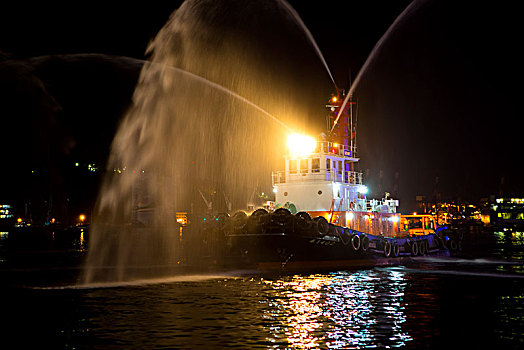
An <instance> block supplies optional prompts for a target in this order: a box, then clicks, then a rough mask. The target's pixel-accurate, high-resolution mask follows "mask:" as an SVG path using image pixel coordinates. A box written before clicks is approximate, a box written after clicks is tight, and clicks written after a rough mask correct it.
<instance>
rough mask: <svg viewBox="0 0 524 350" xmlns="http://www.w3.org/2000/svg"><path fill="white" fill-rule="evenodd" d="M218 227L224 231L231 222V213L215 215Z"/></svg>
mask: <svg viewBox="0 0 524 350" xmlns="http://www.w3.org/2000/svg"><path fill="white" fill-rule="evenodd" d="M215 221H216V227H217V229H218V230H219V231H223V230H225V229H226V228H227V227H228V224H229V214H227V213H220V214H217V216H216V217H215Z"/></svg>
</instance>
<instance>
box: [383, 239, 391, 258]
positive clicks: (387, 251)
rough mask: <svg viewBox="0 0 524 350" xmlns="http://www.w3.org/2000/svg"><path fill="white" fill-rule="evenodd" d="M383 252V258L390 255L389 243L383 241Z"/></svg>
mask: <svg viewBox="0 0 524 350" xmlns="http://www.w3.org/2000/svg"><path fill="white" fill-rule="evenodd" d="M383 251H384V256H385V257H386V258H389V257H390V255H391V242H390V241H385V242H384V249H383Z"/></svg>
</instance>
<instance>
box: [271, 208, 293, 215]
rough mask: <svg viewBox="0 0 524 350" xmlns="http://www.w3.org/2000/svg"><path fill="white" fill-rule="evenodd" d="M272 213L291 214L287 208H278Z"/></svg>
mask: <svg viewBox="0 0 524 350" xmlns="http://www.w3.org/2000/svg"><path fill="white" fill-rule="evenodd" d="M273 213H274V214H276V215H291V212H290V211H289V210H288V209H287V208H278V209H276V210H275V211H274V212H273Z"/></svg>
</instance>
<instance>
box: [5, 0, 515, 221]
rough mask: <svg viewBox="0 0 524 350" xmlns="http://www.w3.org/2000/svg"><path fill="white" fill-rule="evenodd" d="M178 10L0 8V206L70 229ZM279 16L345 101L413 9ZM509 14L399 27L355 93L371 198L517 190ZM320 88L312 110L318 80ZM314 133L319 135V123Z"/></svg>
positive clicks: (399, 5) (397, 4) (496, 8)
mask: <svg viewBox="0 0 524 350" xmlns="http://www.w3.org/2000/svg"><path fill="white" fill-rule="evenodd" d="M180 3H181V2H180V1H173V2H171V3H165V2H148V3H142V4H130V3H128V2H111V4H105V3H97V2H89V3H86V4H81V5H77V4H74V5H73V4H71V5H64V4H58V3H53V2H49V3H45V4H39V5H36V6H35V5H31V6H29V5H28V4H21V5H6V6H3V8H2V9H1V11H0V122H1V126H0V138H1V140H2V143H1V145H2V146H1V154H2V162H1V163H0V164H1V165H0V173H1V175H0V181H1V186H0V200H3V201H11V202H13V203H14V204H16V205H17V206H18V207H19V208H20V205H23V203H27V202H28V201H30V202H32V204H31V205H32V209H31V210H32V212H33V214H34V215H35V216H36V215H37V212H38V211H40V213H39V215H40V216H42V215H44V214H45V213H43V212H45V210H46V209H45V208H47V207H48V206H47V204H48V202H49V201H53V202H54V203H63V204H62V205H61V206H62V209H60V208H55V209H53V210H57V211H58V212H59V214H61V215H63V216H67V217H70V218H73V217H75V216H76V215H77V214H78V213H79V212H82V211H85V210H89V208H90V207H91V206H92V203H93V201H94V198H95V196H96V191H97V188H98V184H99V179H100V174H101V173H102V171H101V170H103V169H104V164H105V162H106V160H107V155H108V153H109V148H110V143H111V140H112V137H113V135H114V132H115V130H116V128H117V125H118V122H119V120H120V118H121V117H122V116H123V114H124V113H125V111H126V109H127V108H128V106H129V104H130V99H131V96H132V93H133V90H134V86H135V84H136V81H137V78H138V74H139V71H140V68H141V65H142V60H143V59H146V58H147V57H146V55H145V51H146V47H147V45H148V43H149V41H150V40H151V39H153V38H154V36H155V35H156V33H157V32H158V31H159V30H160V28H161V27H162V26H163V25H164V24H165V22H166V21H167V20H168V18H169V16H170V15H171V13H172V12H173V10H175V9H176V8H178V7H179V5H180ZM239 3H240V4H242V6H249V2H248V1H244V2H239ZM290 4H291V5H292V6H293V7H294V8H295V9H296V11H297V12H298V13H299V14H300V16H301V18H302V20H303V21H304V23H305V24H306V26H307V27H308V29H309V30H310V31H311V33H312V35H313V36H314V38H315V40H316V42H317V43H318V46H319V47H320V49H321V51H322V53H323V55H324V57H325V59H326V61H327V63H328V65H329V67H330V70H331V71H332V73H333V76H334V77H335V80H336V82H337V85H338V86H339V87H341V88H346V89H347V88H348V87H349V85H350V81H352V80H353V79H355V77H356V75H357V73H358V71H359V69H360V68H361V67H362V66H363V64H364V62H365V61H366V59H367V58H368V55H369V54H370V52H371V51H372V49H373V46H374V45H375V44H376V43H377V41H378V40H379V39H380V38H381V36H382V35H383V34H384V33H385V32H386V30H387V29H388V27H389V26H390V25H391V24H392V23H393V22H394V21H395V19H396V18H397V16H398V15H399V14H400V13H401V12H402V11H403V10H404V9H405V8H406V6H408V5H409V4H410V1H401V0H398V1H397V0H395V1H391V0H383V1H342V0H332V1H323V2H309V1H290ZM518 14H519V11H518V10H517V9H516V5H513V4H509V3H504V4H499V3H493V2H482V1H480V2H479V1H461V2H460V4H457V2H456V1H448V0H438V1H437V0H427V1H419V2H418V8H417V10H416V11H415V12H414V13H412V14H411V15H410V16H408V17H406V18H404V19H403V21H402V22H401V23H399V26H398V27H397V30H395V31H394V32H393V33H392V35H391V36H390V37H389V38H388V39H387V40H386V41H385V42H384V45H383V46H382V48H381V50H380V51H379V52H378V53H377V55H376V56H375V59H374V61H373V62H372V64H371V65H370V66H369V69H368V70H366V71H365V72H364V74H363V75H362V79H361V81H360V84H359V85H358V86H357V89H356V91H355V96H356V98H357V99H358V108H359V109H358V118H359V119H358V147H359V156H360V157H361V159H362V160H361V165H360V170H361V171H363V172H364V173H365V175H366V177H365V181H366V182H367V183H368V185H369V187H370V189H371V192H372V194H373V195H376V196H380V195H382V194H383V191H385V190H390V189H394V190H395V192H396V193H394V194H396V195H397V196H398V198H399V199H400V201H401V209H402V210H403V211H405V210H410V211H411V210H413V209H414V208H415V196H417V195H424V196H426V197H427V198H432V197H435V196H437V195H438V196H440V197H441V198H442V199H453V200H457V199H462V200H471V201H476V200H478V199H480V198H482V197H488V196H490V195H492V194H493V195H505V196H516V195H519V194H520V195H521V194H522V193H523V192H524V191H523V188H522V180H521V179H522V175H523V174H522V166H521V164H520V163H521V159H520V158H521V157H520V150H521V149H522V146H521V141H520V140H521V130H522V128H521V124H522V122H521V120H520V119H521V113H520V108H519V103H520V94H521V76H522V74H521V73H522V68H521V62H522V60H521V58H522V57H521V54H520V50H519V46H520V42H521V34H522V31H521V26H522V25H521V21H519V18H518ZM311 69H312V70H316V71H317V73H318V71H319V70H320V71H321V70H323V69H324V68H323V66H322V65H321V64H320V61H318V62H317V63H316V65H315V66H314V67H313V66H312V67H311ZM304 74H305V75H307V74H309V73H308V72H307V71H305V72H304ZM318 89H319V91H320V93H319V96H320V98H319V99H318V105H319V110H320V111H322V109H320V108H323V106H324V104H325V102H326V101H327V99H328V98H329V92H330V91H332V90H333V86H332V83H331V81H330V79H329V76H328V74H327V73H326V74H325V82H322V83H321V84H320V85H319V87H318ZM319 115H320V114H319ZM314 122H315V123H317V122H318V125H319V126H323V125H324V114H321V115H320V116H319V119H318V120H315V121H314ZM75 163H79V166H75ZM88 164H95V165H96V166H97V167H98V168H99V171H98V172H90V171H88V170H87V165H88ZM501 183H503V186H501ZM51 194H52V195H51ZM57 206H58V207H60V205H55V207H57ZM39 208H40V209H39ZM71 208H73V209H71Z"/></svg>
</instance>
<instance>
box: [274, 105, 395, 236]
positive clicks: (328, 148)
mask: <svg viewBox="0 0 524 350" xmlns="http://www.w3.org/2000/svg"><path fill="white" fill-rule="evenodd" d="M328 107H330V109H331V112H332V113H334V112H336V108H338V107H339V106H332V105H328ZM335 107H336V108H335ZM344 119H345V122H343V123H339V126H340V127H341V128H345V129H347V128H348V125H351V127H352V124H353V123H352V121H351V120H350V119H349V118H348V116H347V113H346V117H345V118H344ZM346 135H347V132H346ZM341 141H342V143H336V142H332V141H318V142H317V141H315V140H314V139H313V138H310V137H306V136H299V135H292V136H290V138H289V139H288V148H289V153H288V154H287V155H286V156H285V167H284V170H281V171H276V172H273V174H272V182H273V191H274V192H275V203H276V206H277V207H278V206H283V207H287V208H291V209H292V211H294V209H295V208H296V211H298V212H300V211H304V212H307V213H308V214H309V215H310V216H311V217H316V216H324V217H325V218H326V219H327V221H328V222H331V223H333V224H336V225H339V226H345V227H349V228H351V229H355V230H358V231H361V232H366V233H370V234H376V235H380V234H382V235H384V236H389V237H392V236H398V235H399V225H398V224H399V221H400V215H399V214H397V213H396V207H397V206H398V200H394V199H390V198H388V194H386V196H385V198H383V199H381V200H376V199H371V200H368V199H367V198H366V193H367V187H366V186H364V184H363V182H362V173H360V172H356V171H354V169H355V165H356V164H357V162H358V161H359V159H358V158H356V157H354V154H355V148H356V147H355V146H353V145H352V144H353V142H348V141H347V138H345V140H344V139H342V140H341Z"/></svg>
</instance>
